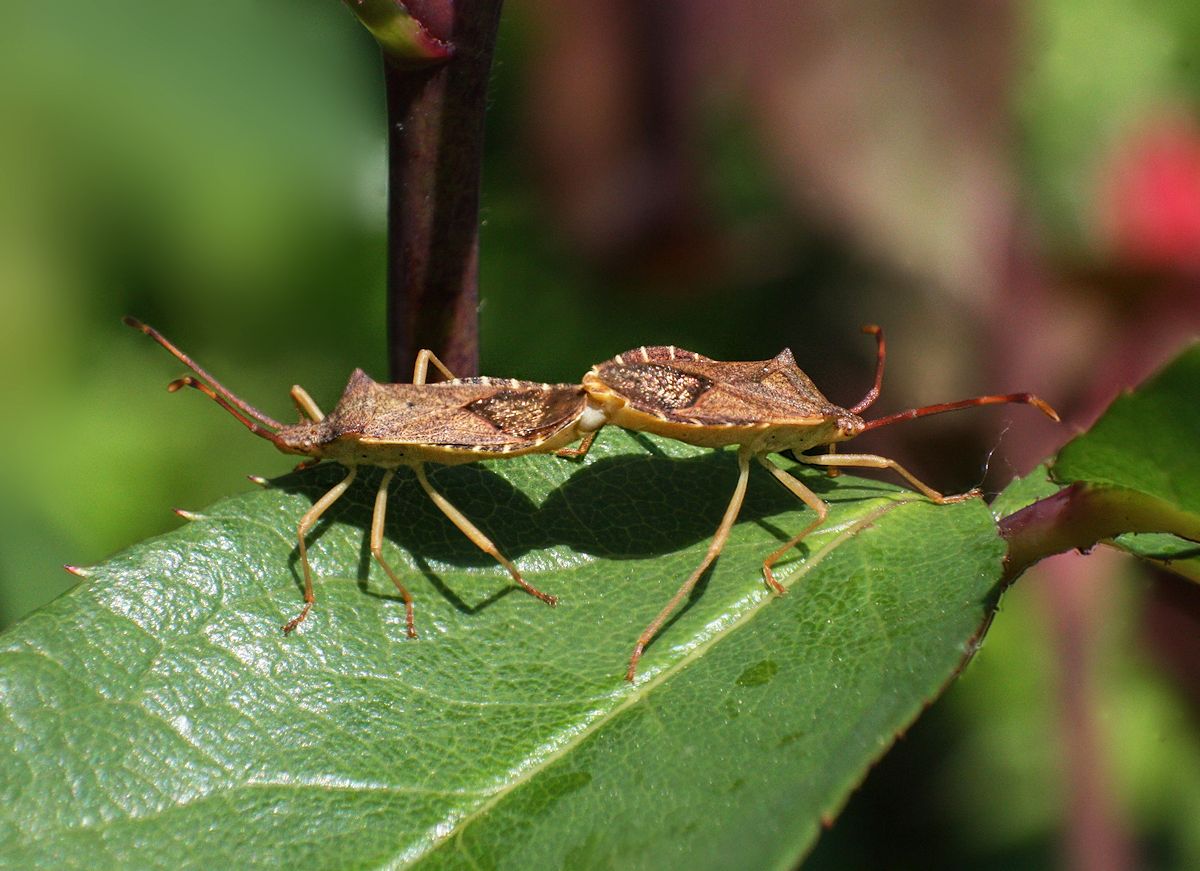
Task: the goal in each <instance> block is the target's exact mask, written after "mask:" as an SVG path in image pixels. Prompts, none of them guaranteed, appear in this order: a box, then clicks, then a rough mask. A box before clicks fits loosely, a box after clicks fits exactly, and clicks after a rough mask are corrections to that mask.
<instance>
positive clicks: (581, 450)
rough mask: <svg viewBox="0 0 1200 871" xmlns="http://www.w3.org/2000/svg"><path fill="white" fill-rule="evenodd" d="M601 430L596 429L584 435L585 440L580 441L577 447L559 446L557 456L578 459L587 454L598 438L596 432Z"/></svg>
mask: <svg viewBox="0 0 1200 871" xmlns="http://www.w3.org/2000/svg"><path fill="white" fill-rule="evenodd" d="M599 432H600V430H598V429H594V430H592V431H591V432H590V433H588V434H587V435H585V436H584V437H583V441H581V442H580V443H579V447H577V448H559V449H558V450H557V451H555V452H554V456H556V457H564V458H566V459H571V460H577V459H580V458H582V457H584V456H586V455H587V452H588V451H590V450H591V449H592V442H594V441H595V440H596V434H597V433H599Z"/></svg>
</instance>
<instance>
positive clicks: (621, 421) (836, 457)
mask: <svg viewBox="0 0 1200 871" xmlns="http://www.w3.org/2000/svg"><path fill="white" fill-rule="evenodd" d="M863 331H864V332H866V333H869V334H872V335H874V336H875V337H876V342H877V363H876V369H875V383H874V385H873V386H872V388H871V389H870V391H868V392H867V395H866V396H864V397H863V398H862V400H861V401H860V402H858V403H857V404H855V405H853V406H851V407H850V408H840V407H839V406H837V405H834V404H833V403H832V402H830V401H829V400H828V399H826V398H825V396H824V395H822V393H821V391H820V390H818V389H817V387H816V385H815V384H813V382H812V380H811V379H810V378H809V377H808V376H807V375H805V374H804V372H802V371H801V370H800V367H799V366H797V365H796V360H795V358H793V356H792V352H791V351H789V350H784V351H781V352H780V353H779V354H778V356H776V357H775V358H774V359H772V360H760V361H756V362H733V363H727V362H720V361H717V360H710V359H709V358H708V357H703V356H701V355H700V354H696V353H693V352H691V351H684V350H682V349H680V348H675V347H673V346H671V347H653V348H646V347H642V348H636V349H634V350H632V351H627V352H625V353H623V354H618V355H617V356H616V357H613V358H612V359H611V360H609V361H607V362H605V363H601V364H599V365H597V366H595V367H593V368H592V370H591V371H590V372H588V374H587V375H586V376H584V379H583V386H584V389H585V390H586V391H587V394H588V396H589V397H590V399H591V401H592V402H593V403H595V404H596V405H597V406H598V407H599V408H600V409H601V410H602V412H603V414H604V417H605V419H606V421H607V422H608V423H614V424H616V425H618V426H621V427H625V428H626V429H631V430H638V431H641V432H649V433H655V434H656V435H660V436H666V437H667V438H672V439H678V440H679V441H683V442H687V443H688V444H693V445H700V446H703V447H711V448H723V447H726V446H729V445H736V446H737V448H738V453H737V461H738V480H737V485H736V486H735V487H734V491H733V497H732V498H731V499H730V501H729V506H728V507H727V508H726V509H725V516H724V517H723V518H722V519H721V524H720V526H718V527H717V532H716V535H715V536H713V539H712V542H711V544H709V547H708V551H707V553H705V555H704V559H703V560H702V561H701V562H700V565H699V566H697V567H696V570H695V571H693V572H692V574H691V575H690V576H689V577H688V578H687V580H685V581H684V582H683V585H682V586H681V587H680V588H679V590H678V592H676V593H675V595H674V596H672V597H671V600H670V601H669V602H668V603H667V604H666V607H664V608H663V609H662V611H661V612H660V613H659V615H658V616H657V617H655V618H654V620H653V621H651V623H650V625H649V626H647V627H646V629H645V631H644V632H642V634H641V636H640V637H639V638H638V640H637V644H636V645H635V647H634V649H633V655H632V656H631V657H630V660H629V669H628V671H627V672H626V678H627V679H629V680H633V679H634V676H635V674H636V671H637V664H638V660H639V659H641V656H642V652H643V651H644V650H645V648H646V645H647V644H649V642H650V640H651V639H652V638H654V636H655V635H656V634H657V633H658V631H659V630H660V629H661V628H662V626H663V624H664V623H665V622H666V620H667V618H668V617H669V616H670V615H671V613H672V612H673V611H674V610H675V608H677V607H678V606H679V604H680V602H682V601H683V600H684V599H685V598H686V597H687V596H688V594H689V593H690V592H691V591H692V588H693V587H695V586H696V582H697V581H698V580H699V579H700V576H701V575H703V574H704V571H705V570H706V569H707V568H708V567H709V565H711V563H712V562H713V560H715V559H716V558H717V556H718V554H720V553H721V549H722V548H723V547H724V546H725V542H726V540H727V539H728V538H729V532H730V529H731V528H732V527H733V524H734V521H735V520H736V519H737V516H738V511H739V510H740V508H741V505H742V500H743V497H744V496H745V493H746V482H747V480H748V478H749V473H750V461H751V460H752V459H753V460H756V461H757V462H758V463H759V464H761V465H762V466H763V468H765V469H766V470H767V471H768V472H770V473H771V475H773V476H774V477H775V479H776V480H778V481H779V482H780V483H781V484H783V486H784V487H786V488H787V489H788V490H789V491H791V492H792V493H793V494H795V495H796V497H798V498H799V499H800V500H801V501H803V502H804V504H805V505H807V506H808V507H809V508H811V509H812V510H813V511H814V512H815V513H816V518H815V519H814V520H813V521H812V522H811V523H810V524H808V526H806V527H804V529H802V530H800V532H798V533H797V534H796V535H794V536H792V537H791V538H790V539H788V540H787V541H786V542H785V543H784V544H782V545H781V546H780V547H779V548H777V549H776V550H775V551H773V552H772V553H771V554H769V555H768V556H767V558H766V559H765V560H763V566H762V570H763V577H764V578H765V579H766V582H767V584H768V585H769V586H770V587H771V588H772V589H773V590H774V591H775V592H777V593H784V592H785V589H784V587H783V585H781V584H780V583H779V582H778V581H777V580H776V579H775V573H774V571H773V570H772V569H773V566H774V565H775V563H776V562H777V561H778V560H779V559H780V557H782V556H783V555H784V554H786V553H787V552H788V551H789V550H791V549H792V548H793V547H795V546H796V545H797V544H799V542H800V541H801V540H803V539H804V537H805V536H806V535H808V534H809V533H810V532H812V531H813V530H814V529H816V528H817V527H819V526H820V525H821V524H822V523H823V522H824V521H825V517H826V515H827V513H828V508H827V506H826V505H825V503H824V502H823V501H822V500H821V499H820V498H819V497H818V496H817V495H816V494H815V493H813V492H812V490H810V489H809V488H808V487H806V486H805V485H804V484H802V483H801V482H800V481H799V480H797V479H796V478H795V477H793V476H792V475H789V474H788V473H787V472H786V471H784V470H783V469H781V468H779V467H778V466H776V465H775V464H774V463H772V462H771V461H770V460H769V459H768V458H767V455H768V454H771V453H777V452H780V451H791V452H792V453H793V455H794V456H795V458H796V459H797V460H799V461H800V462H801V463H807V464H811V465H817V466H824V467H826V468H828V469H830V471H831V473H832V472H833V470H835V469H837V468H840V467H865V468H872V469H891V470H892V471H893V472H896V473H897V474H899V475H900V476H901V477H902V478H904V479H905V480H906V481H908V483H909V484H911V485H912V486H913V487H915V488H916V489H917V490H919V491H920V492H921V493H923V494H924V495H925V496H926V497H927V498H929V499H930V500H932V501H933V502H937V503H939V504H944V503H947V502H957V501H960V500H963V499H968V498H971V497H973V496H976V495H978V493H977V491H971V492H970V493H964V494H962V495H958V496H943V495H942V494H941V493H939V492H937V491H936V490H934V489H933V488H932V487H929V486H927V485H926V484H924V483H922V482H921V481H920V480H918V479H917V478H916V477H915V476H914V475H913V474H912V473H910V472H909V471H908V470H907V469H905V468H904V467H903V466H901V465H900V464H899V463H897V462H896V461H895V460H889V459H887V458H885V457H880V456H876V455H874V454H842V453H836V452H835V451H834V445H836V444H837V443H839V442H844V441H847V440H848V439H852V438H854V437H855V436H858V435H861V434H862V433H864V432H867V431H868V430H873V429H878V428H880V427H882V426H888V425H889V424H893V423H896V422H898V421H901V420H910V419H912V418H915V417H923V416H925V415H928V414H939V413H941V412H946V411H953V410H955V409H960V408H967V407H969V406H975V405H993V404H997V403H1024V404H1027V405H1032V406H1034V407H1035V408H1037V409H1039V410H1041V411H1042V412H1043V413H1045V414H1046V415H1047V416H1049V417H1050V418H1052V419H1053V420H1058V415H1057V414H1056V413H1055V411H1054V409H1052V408H1051V407H1050V406H1049V405H1047V404H1046V403H1045V402H1043V401H1042V400H1041V399H1038V398H1037V397H1036V396H1034V395H1032V394H1030V393H1012V394H1007V395H995V396H979V397H975V398H973V399H964V400H961V401H958V402H946V403H941V404H939V405H930V406H926V407H923V408H914V409H909V410H908V411H902V412H899V413H897V414H891V415H888V416H886V417H881V418H877V419H875V420H871V421H864V420H863V419H862V418H861V417H860V416H859V415H860V414H862V412H864V411H866V410H867V409H868V408H869V407H870V406H871V404H872V403H874V401H875V399H876V398H877V397H878V396H879V389H880V386H881V385H882V383H883V364H884V358H885V356H886V351H885V346H884V341H883V332H882V331H881V330H880V329H879V328H878V327H875V326H868V327H864V328H863ZM594 436H595V431H594V430H593V431H591V432H589V433H588V434H587V436H586V438H585V441H584V442H583V444H582V445H581V446H580V448H579V449H578V450H575V451H572V452H571V453H572V454H575V455H581V454H582V453H584V452H586V450H587V448H588V447H589V446H590V444H591V441H592V439H593V438H594ZM822 445H828V446H829V451H828V452H826V453H823V454H818V455H815V456H814V455H809V454H805V453H804V451H808V450H811V449H813V448H817V447H820V446H822Z"/></svg>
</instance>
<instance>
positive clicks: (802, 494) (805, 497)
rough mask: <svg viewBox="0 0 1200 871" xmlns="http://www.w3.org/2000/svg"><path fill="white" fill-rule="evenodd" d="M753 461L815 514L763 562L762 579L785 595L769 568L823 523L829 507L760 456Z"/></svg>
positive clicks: (784, 590)
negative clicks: (814, 517) (812, 518)
mask: <svg viewBox="0 0 1200 871" xmlns="http://www.w3.org/2000/svg"><path fill="white" fill-rule="evenodd" d="M755 459H756V460H758V462H759V463H760V464H762V467H763V468H764V469H766V470H767V471H768V472H770V473H771V474H772V475H774V476H775V480H777V481H778V482H779V483H780V484H782V485H783V486H785V487H787V488H788V490H790V491H791V492H792V495H794V496H795V497H796V498H798V499H799V500H800V501H802V502H803V503H804V504H805V505H807V506H808V507H809V508H811V509H812V510H813V511H815V512H817V519H816V520H814V521H813V522H812V523H810V524H809V525H808V526H806V527H804V529H803V530H801V531H800V532H799V533H797V534H796V535H794V536H792V537H791V538H790V539H788V542H787V544H785V545H783V547H781V548H779V549H778V550H776V551H774V552H773V553H772V554H771V555H770V556H769V557H767V558H766V559H765V560H763V577H764V578H766V581H767V583H768V584H769V585H770V586H771V587H772V588H773V589H774V590H775V592H777V593H786V592H787V589H786V588H784V587H783V585H782V584H780V583H779V581H777V580H775V573H774V572H773V571H771V567H772V566H773V565H775V563H777V562H778V561H779V558H780V557H781V556H783V555H784V554H785V553H787V552H788V551H789V550H791V549H792V548H793V547H795V546H796V545H798V544H799V543H800V541H801V540H802V539H803V538H804V537H805V536H806V535H808V534H809V533H810V532H812V531H813V530H814V529H816V528H817V527H818V526H820V525H821V524H822V523H824V522H825V517H826V516H827V515H828V514H829V506H827V505H826V504H825V503H824V502H822V501H821V498H820V497H819V496H817V494H816V493H814V492H813V491H812V490H809V489H808V488H807V487H805V486H804V485H803V484H801V483H800V482H799V481H797V480H796V479H795V477H793V476H792V475H789V474H788V473H787V472H785V471H784V470H783V469H781V468H779V467H778V466H776V465H775V464H774V463H772V462H771V461H770V460H769V459H767V458H766V457H765V456H763V455H762V454H758V455H756V456H755Z"/></svg>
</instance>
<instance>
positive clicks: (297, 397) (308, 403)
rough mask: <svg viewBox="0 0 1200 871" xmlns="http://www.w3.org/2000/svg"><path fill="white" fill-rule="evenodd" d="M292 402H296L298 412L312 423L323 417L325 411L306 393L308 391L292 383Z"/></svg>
mask: <svg viewBox="0 0 1200 871" xmlns="http://www.w3.org/2000/svg"><path fill="white" fill-rule="evenodd" d="M292 402H294V403H296V408H298V409H300V413H301V414H302V415H304V416H305V417H307V418H308V419H309V420H311V421H312V422H313V423H317V422H319V421H322V420H324V419H325V413H324V412H323V411H321V409H320V407H319V406H318V405H317V404H316V403H315V402H313V398H312V397H311V396H309V395H308V391H307V390H305V389H304V388H303V387H301V386H300V385H299V384H293V385H292Z"/></svg>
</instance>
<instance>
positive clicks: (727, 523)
mask: <svg viewBox="0 0 1200 871" xmlns="http://www.w3.org/2000/svg"><path fill="white" fill-rule="evenodd" d="M751 456H752V454H751V452H750V451H748V450H747V449H746V448H741V449H739V450H738V480H737V485H736V486H735V487H734V488H733V498H731V499H730V500H729V507H727V508H726V509H725V516H724V517H722V518H721V525H720V526H718V527H717V534H716V535H714V536H713V539H712V542H710V543H709V545H708V551H707V552H706V553H705V554H704V559H703V560H702V561H701V562H700V565H698V566H697V567H696V570H695V571H693V572H692V573H691V574H690V575H689V576H688V579H687V580H686V581H684V582H683V585H682V586H681V587H680V588H679V589H678V590H677V591H676V592H675V595H674V596H672V597H671V601H669V602H667V605H666V607H665V608H663V609H662V611H660V612H659V613H658V616H657V617H655V618H654V619H653V620H652V621H651V622H650V625H649V626H647V627H646V628H645V630H643V632H642V634H641V635H640V636H639V637H638V640H637V644H635V645H634V647H633V655H632V656H630V657H629V669H628V670H627V671H626V672H625V680H627V681H632V680H633V679H634V676H635V675H636V674H637V664H638V660H639V659H641V658H642V653H643V652H644V651H645V649H646V645H647V644H649V643H650V640H651V639H652V638H654V636H655V635H657V634H658V630H659V629H661V628H662V626H663V624H664V623H666V622H667V618H668V617H670V616H671V612H672V611H674V610H675V609H676V608H677V607H679V603H680V602H682V601H683V600H684V599H686V598H687V596H688V594H689V593H691V592H692V588H693V587H695V586H696V582H697V581H699V580H700V576H701V575H703V574H704V572H705V570H706V569H708V567H709V566H710V565H712V562H713V560H715V559H716V558H717V556H718V555H719V554H720V553H721V549H722V548H724V547H725V541H726V540H727V539H728V538H729V530H731V529H732V528H733V523H734V521H735V520H737V516H738V512H739V511H741V509H742V500H743V499H744V498H745V496H746V481H747V480H749V477H750V457H751Z"/></svg>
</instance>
